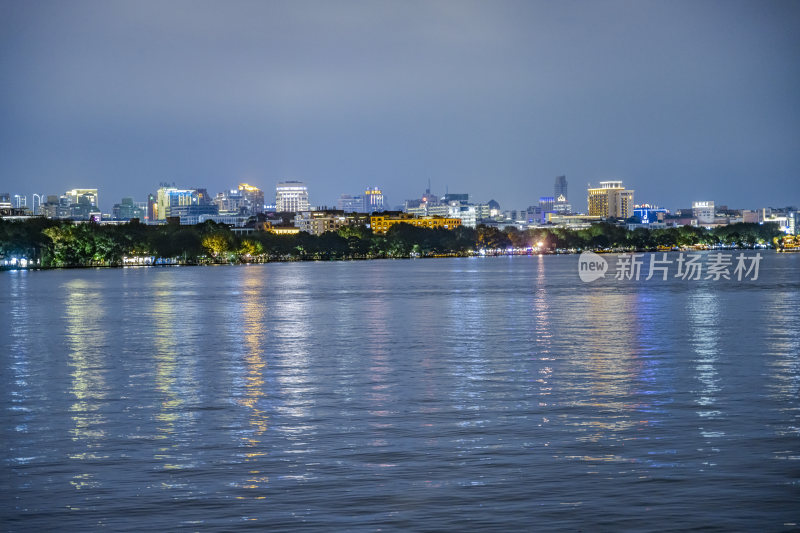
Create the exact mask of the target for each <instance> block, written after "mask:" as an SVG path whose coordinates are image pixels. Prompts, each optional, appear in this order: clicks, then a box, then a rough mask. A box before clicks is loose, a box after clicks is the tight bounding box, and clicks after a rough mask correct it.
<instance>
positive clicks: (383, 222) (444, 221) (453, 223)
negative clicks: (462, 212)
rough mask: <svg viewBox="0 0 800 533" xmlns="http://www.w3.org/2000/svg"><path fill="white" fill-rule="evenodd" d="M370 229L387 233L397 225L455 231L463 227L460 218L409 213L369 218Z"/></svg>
mask: <svg viewBox="0 0 800 533" xmlns="http://www.w3.org/2000/svg"><path fill="white" fill-rule="evenodd" d="M369 223H370V227H371V228H372V231H373V232H374V233H386V232H387V231H389V228H391V227H392V226H394V225H395V224H411V225H412V226H417V227H421V228H430V229H436V228H444V229H453V228H457V227H458V226H460V225H461V219H460V218H447V217H440V216H429V217H415V216H414V215H410V214H408V213H401V214H399V215H385V214H383V215H376V216H372V217H369Z"/></svg>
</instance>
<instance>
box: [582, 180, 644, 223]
mask: <svg viewBox="0 0 800 533" xmlns="http://www.w3.org/2000/svg"><path fill="white" fill-rule="evenodd" d="M588 192H589V198H588V202H589V216H593V217H613V218H630V217H631V216H632V215H633V191H632V190H630V189H626V188H625V187H623V186H622V182H621V181H601V182H600V187H597V188H594V187H590V188H589V190H588Z"/></svg>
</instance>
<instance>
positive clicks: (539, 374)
mask: <svg viewBox="0 0 800 533" xmlns="http://www.w3.org/2000/svg"><path fill="white" fill-rule="evenodd" d="M799 259H800V258H798V257H780V256H776V255H774V254H772V255H768V256H767V258H766V259H765V263H764V270H763V272H762V274H763V276H762V278H761V279H760V280H759V282H758V283H755V284H750V285H737V284H735V283H728V284H724V283H722V284H714V283H702V282H698V283H694V284H689V283H686V282H684V283H680V282H675V281H668V282H658V283H656V282H649V283H645V282H640V283H639V284H636V283H633V282H618V283H614V282H610V281H608V280H606V281H600V282H597V283H594V284H591V285H585V284H581V283H580V281H579V280H578V277H577V274H576V258H575V257H530V258H529V257H516V258H486V259H452V260H451V259H442V260H434V261H427V260H425V261H372V262H350V263H345V262H340V263H302V264H270V265H261V266H247V267H224V268H163V269H158V268H149V269H148V268H141V269H122V270H82V271H54V272H8V273H3V274H2V275H0V284H2V285H0V289H2V291H3V292H2V295H0V298H2V299H3V300H2V303H3V306H4V307H5V309H7V313H5V314H4V315H3V317H2V318H0V320H2V322H0V325H2V331H3V332H6V334H5V335H4V337H3V340H2V342H3V359H2V374H1V376H2V388H3V418H2V431H3V436H4V442H7V443H8V445H7V447H6V448H5V456H4V461H3V473H4V475H3V476H2V477H0V482H1V483H2V487H0V488H2V496H1V497H2V502H0V503H2V504H3V509H4V511H2V513H3V514H2V517H3V524H4V526H6V525H7V527H6V528H7V529H12V530H14V529H52V528H54V527H56V526H58V527H62V528H67V529H72V530H78V529H91V528H96V527H98V526H106V527H111V528H115V529H145V528H153V529H159V530H172V529H177V528H179V527H189V528H192V529H217V530H219V529H223V530H227V529H234V528H239V527H241V526H242V525H245V524H246V525H251V526H252V527H254V528H262V529H263V528H265V527H269V528H273V529H282V530H287V529H292V530H294V529H299V528H307V529H318V530H321V531H322V530H324V531H327V530H341V529H378V528H389V529H433V530H464V529H478V528H479V529H497V530H504V531H506V530H519V529H529V528H530V527H531V525H532V524H536V526H537V527H539V528H541V529H545V530H548V529H590V530H596V529H603V530H608V529H611V530H617V529H637V530H648V529H662V528H663V527H664V524H670V527H674V528H676V529H687V528H697V527H705V528H707V529H711V530H714V529H717V530H754V529H758V530H783V529H787V528H792V527H794V526H791V525H787V524H793V523H795V522H796V521H797V520H798V516H797V515H798V513H797V511H796V509H795V507H796V505H795V504H796V501H797V499H798V496H800V492H799V491H800V481H799V480H798V476H797V471H798V470H797V467H796V466H795V465H797V464H798V463H796V462H795V461H797V460H798V459H800V441H799V440H798V438H799V437H800V431H799V430H798V426H800V424H798V417H799V416H800V414H799V413H800V405H798V402H799V400H798V394H799V393H800V336H798V333H797V332H798V326H800V312H799V311H800V304H799V303H798V301H799V300H800V299H799V298H798V296H800V282H798V279H797V278H798V277H797V272H798V271H800V270H798V267H800V265H799V264H798V263H799V262H800V261H798V260H799Z"/></svg>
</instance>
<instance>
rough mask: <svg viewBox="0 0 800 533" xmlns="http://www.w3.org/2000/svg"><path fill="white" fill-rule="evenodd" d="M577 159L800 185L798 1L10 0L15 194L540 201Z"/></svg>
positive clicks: (719, 191) (5, 34) (721, 185)
mask: <svg viewBox="0 0 800 533" xmlns="http://www.w3.org/2000/svg"><path fill="white" fill-rule="evenodd" d="M560 174H565V175H566V176H567V179H568V180H569V188H570V200H571V202H572V204H573V205H574V206H575V207H576V208H577V209H581V210H585V209H586V191H585V188H586V184H587V182H592V183H597V182H598V181H600V180H604V179H621V180H623V181H624V182H625V185H626V186H627V187H629V188H633V189H635V190H636V195H635V199H636V202H637V203H640V202H650V203H656V204H659V205H662V206H664V207H668V208H670V209H675V208H681V207H687V206H690V205H691V202H692V200H714V201H716V203H717V205H720V204H727V205H729V206H731V207H739V208H758V207H765V206H774V207H780V206H786V205H792V204H793V205H798V204H800V2H798V1H747V2H740V1H704V0H691V1H628V2H615V1H559V2H556V1H548V2H537V1H522V2H511V1H483V2H469V1H452V2H450V1H438V2H437V1H428V2H415V1H365V2H343V1H323V2H309V1H287V2H282V1H253V2H244V1H226V2H221V1H214V2H205V1H190V2H183V1H175V0H169V1H166V2H164V1H157V2H150V1H139V0H137V1H111V2H109V1H106V0H103V1H82V0H71V1H22V0H15V1H6V0H0V192H11V193H12V194H13V193H23V194H28V195H30V194H31V193H40V194H61V193H63V192H64V191H65V190H67V189H70V188H74V187H97V188H99V189H100V201H101V207H102V208H103V209H104V210H105V211H107V210H110V208H111V204H113V203H116V202H119V200H120V198H121V197H123V196H133V197H134V198H135V199H136V200H138V201H143V200H144V199H145V197H146V194H147V193H148V192H154V191H155V190H156V189H157V188H158V185H159V183H160V182H175V183H176V184H177V185H179V186H185V187H193V186H194V187H206V188H208V190H209V192H210V193H212V195H213V194H215V193H216V192H218V191H221V190H223V189H227V188H235V187H236V185H237V184H238V183H239V182H241V181H245V182H249V183H251V184H253V185H257V186H260V187H262V188H263V189H264V190H265V191H266V196H267V197H268V198H269V197H270V196H272V195H273V194H274V187H275V183H276V182H277V181H280V180H284V179H297V180H302V181H305V182H306V183H307V184H308V186H309V192H310V196H311V202H312V204H316V205H323V204H327V205H334V204H335V202H336V199H337V198H338V196H339V195H340V194H342V193H349V194H357V193H359V192H362V191H363V188H364V187H366V186H373V185H377V186H379V187H382V188H383V190H384V192H385V193H386V195H387V197H388V200H389V202H390V204H391V205H393V206H394V205H398V204H400V203H402V201H403V200H405V199H407V198H416V197H419V196H420V195H421V194H422V192H424V189H425V188H426V187H427V182H428V180H429V179H430V180H431V183H432V189H433V191H434V192H436V193H438V194H444V192H445V190H446V189H447V190H449V192H451V193H452V192H468V193H470V194H471V195H472V198H473V200H474V201H487V200H489V199H491V198H494V199H496V200H497V201H498V202H500V204H501V206H502V207H503V208H504V209H519V208H524V207H526V206H528V205H534V204H535V203H536V202H537V200H538V198H539V196H543V195H547V196H550V195H552V194H553V181H554V178H555V177H556V176H557V175H560ZM28 201H29V205H30V199H29V200H28Z"/></svg>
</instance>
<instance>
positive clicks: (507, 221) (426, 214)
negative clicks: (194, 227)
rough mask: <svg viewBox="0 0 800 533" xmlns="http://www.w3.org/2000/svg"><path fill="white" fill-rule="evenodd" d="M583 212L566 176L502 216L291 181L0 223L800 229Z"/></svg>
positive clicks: (646, 213)
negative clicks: (331, 192)
mask: <svg viewBox="0 0 800 533" xmlns="http://www.w3.org/2000/svg"><path fill="white" fill-rule="evenodd" d="M585 199H586V203H585V204H583V202H582V201H581V202H580V203H581V204H582V205H585V210H583V208H582V207H576V206H575V204H573V203H572V202H571V201H570V196H569V186H568V182H567V177H566V176H563V175H562V176H557V177H556V178H555V182H554V184H553V192H552V195H549V194H547V195H544V196H540V197H539V200H538V202H537V203H536V204H535V205H529V206H528V207H526V208H524V209H508V210H502V209H501V207H500V205H499V204H498V202H496V201H495V200H489V201H486V202H482V201H473V200H472V198H471V196H470V194H468V193H466V192H458V193H450V192H446V193H445V194H443V195H438V194H434V193H433V192H432V191H431V187H430V183H429V184H428V187H427V189H425V192H424V193H423V194H422V195H420V197H419V198H414V199H409V200H405V201H404V202H403V203H402V205H399V206H397V207H395V208H394V210H389V209H387V208H388V202H387V200H386V197H385V196H384V193H383V191H382V189H381V188H380V187H377V186H368V187H365V188H364V189H363V191H362V192H359V193H357V194H341V195H340V196H339V198H338V200H337V202H336V208H335V209H328V208H326V207H315V206H314V205H312V203H311V200H310V195H309V190H308V187H307V185H306V184H305V183H304V182H302V181H296V180H285V181H280V182H278V183H277V184H276V186H275V196H274V203H267V202H268V201H272V197H271V195H270V196H266V195H265V193H264V191H262V190H261V189H260V188H258V187H256V186H253V185H250V184H248V183H240V184H239V185H238V186H237V187H236V188H231V189H229V190H225V191H222V192H218V193H216V196H211V195H209V193H208V191H207V190H206V189H205V188H201V187H178V186H177V185H176V184H175V183H171V184H170V183H162V184H160V186H159V188H158V189H157V190H156V191H155V192H153V193H150V194H148V196H147V199H146V201H143V202H138V201H134V199H133V198H131V197H126V198H122V199H121V201H120V202H119V203H116V204H114V205H113V207H112V209H111V213H106V214H104V213H102V212H101V209H100V207H99V202H98V190H97V189H96V188H76V189H70V190H68V191H65V192H64V194H61V195H47V196H45V195H38V194H34V195H32V197H31V202H30V204H29V203H28V198H27V197H26V196H25V195H20V194H10V193H0V217H3V218H10V217H20V218H24V217H29V216H42V217H47V218H52V219H65V220H74V221H94V222H97V223H110V224H113V223H121V222H127V221H130V220H138V221H139V222H141V223H146V224H165V223H174V224H199V223H203V222H206V221H209V220H210V221H214V222H216V223H221V224H227V225H229V226H231V227H233V228H235V229H236V231H238V232H249V231H256V230H260V231H271V232H273V233H281V234H283V233H297V232H300V231H304V232H308V233H310V234H313V235H321V234H323V233H325V232H327V231H339V230H341V229H342V228H343V227H346V226H365V227H370V228H371V229H372V230H373V231H375V232H378V233H381V232H385V231H388V230H389V229H390V228H391V227H392V226H394V225H396V224H401V223H405V224H411V225H414V226H419V227H427V228H445V229H453V228H456V227H467V228H475V227H477V226H479V225H485V226H490V227H497V228H501V229H502V228H505V227H507V226H514V227H516V228H518V229H529V228H538V227H554V226H556V227H565V228H569V229H580V228H586V227H589V226H590V225H592V224H595V223H598V222H603V221H606V222H615V223H617V224H620V225H624V226H626V227H627V228H628V229H636V228H650V229H658V228H667V227H675V226H686V225H690V226H702V227H706V228H713V227H718V226H723V225H727V224H733V223H736V222H751V223H757V224H763V223H775V224H777V225H778V226H779V227H780V229H781V230H782V231H783V232H785V233H787V234H794V235H797V234H798V233H799V232H800V214H799V213H798V210H797V208H796V207H786V208H780V209H776V208H760V209H754V210H747V209H728V207H727V206H724V205H716V204H715V202H714V201H713V200H696V201H693V202H692V204H691V208H686V209H679V210H677V211H675V212H674V213H672V212H670V211H669V210H667V209H664V208H662V207H658V206H657V205H655V204H649V203H641V204H636V203H635V202H634V191H633V190H632V189H628V188H626V187H625V186H624V184H623V182H622V181H621V180H608V181H600V182H599V185H598V186H592V185H589V186H588V187H587V188H586V196H585Z"/></svg>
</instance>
